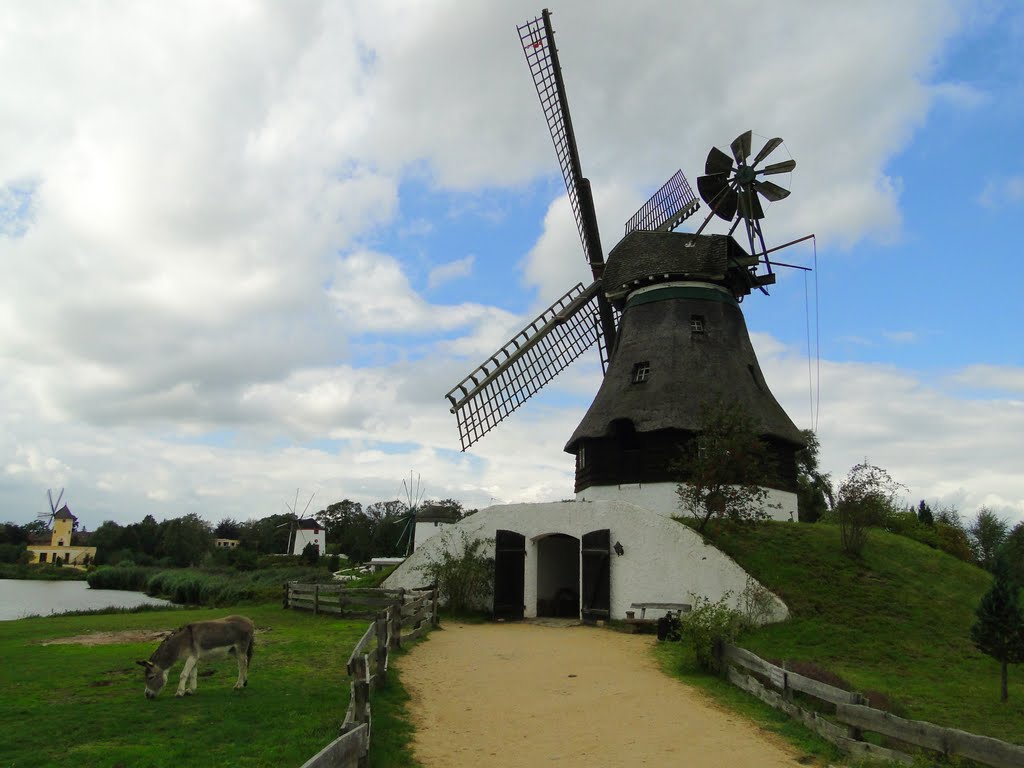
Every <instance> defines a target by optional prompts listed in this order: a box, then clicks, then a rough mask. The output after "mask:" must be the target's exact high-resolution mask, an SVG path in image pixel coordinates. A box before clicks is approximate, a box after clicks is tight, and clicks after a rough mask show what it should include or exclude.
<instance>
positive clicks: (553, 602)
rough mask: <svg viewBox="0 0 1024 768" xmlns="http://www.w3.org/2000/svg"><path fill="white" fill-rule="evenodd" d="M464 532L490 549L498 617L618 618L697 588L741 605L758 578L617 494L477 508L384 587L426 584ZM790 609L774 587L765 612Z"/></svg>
mask: <svg viewBox="0 0 1024 768" xmlns="http://www.w3.org/2000/svg"><path fill="white" fill-rule="evenodd" d="M464 536H465V538H467V539H469V540H473V539H483V540H485V541H486V542H487V547H486V550H485V551H486V553H487V554H489V555H492V556H493V557H494V560H495V585H494V600H493V610H494V614H495V616H496V617H499V618H509V619H519V618H534V617H538V616H562V617H571V618H580V617H582V618H583V619H589V620H599V619H609V618H610V619H625V618H626V612H627V611H630V610H632V609H633V604H634V603H640V602H643V603H692V602H693V599H694V597H695V596H700V597H704V598H707V599H708V600H711V601H718V600H720V599H722V598H726V599H727V601H728V603H729V604H730V605H732V607H735V608H740V607H741V606H740V603H741V601H742V594H743V592H744V590H746V589H748V587H751V586H752V587H754V588H758V587H760V585H759V584H757V582H756V581H754V580H753V579H751V578H750V576H749V575H748V574H747V572H746V571H744V570H743V569H742V568H741V567H740V566H739V565H737V564H736V562H735V561H733V560H732V559H731V558H730V557H728V556H727V555H725V554H724V553H722V552H721V551H720V550H718V549H716V548H715V547H714V546H712V545H710V544H707V543H705V542H704V540H703V538H702V537H701V536H700V535H699V534H698V533H696V532H695V531H693V530H692V529H690V528H688V527H687V526H685V525H683V524H681V523H679V522H677V521H675V520H673V519H671V518H670V517H667V516H666V515H663V514H659V513H658V512H654V511H651V510H649V509H645V508H642V507H637V506H634V505H633V504H629V503H626V502H623V501H592V502H581V501H563V502H551V503H544V504H508V505H501V506H494V507H488V508H487V509H482V510H480V511H479V512H477V513H476V514H474V515H470V516H469V517H467V518H464V519H462V520H461V521H459V522H458V523H456V524H454V525H451V526H448V527H447V528H446V530H445V532H444V533H443V534H440V535H438V536H434V537H432V538H431V539H429V540H428V541H427V542H425V543H424V544H423V546H422V547H419V548H417V549H416V551H415V552H413V553H412V555H411V556H410V557H409V558H408V559H407V560H406V561H405V562H404V563H403V564H402V565H401V566H399V568H398V569H397V570H395V572H394V573H392V574H391V576H389V577H388V579H387V580H386V581H385V582H384V586H386V587H388V588H399V587H404V588H406V589H413V588H417V587H423V586H426V583H427V581H428V577H427V575H426V574H425V573H424V572H423V570H422V569H421V567H422V566H424V565H425V564H427V563H428V562H430V561H432V560H437V559H439V557H440V555H441V553H442V552H443V551H445V550H447V551H449V552H452V553H454V554H457V553H459V552H461V551H462V547H463V539H464ZM486 607H491V606H486ZM788 614H789V611H788V609H787V608H786V606H785V604H784V603H783V602H782V601H781V600H779V599H778V598H777V597H775V596H774V595H772V596H771V606H770V610H769V611H768V615H767V616H766V617H765V618H766V619H767V620H768V621H782V620H783V619H785V618H786V617H787V616H788ZM657 615H659V614H658V612H652V613H649V614H648V618H652V617H654V618H656V617H657Z"/></svg>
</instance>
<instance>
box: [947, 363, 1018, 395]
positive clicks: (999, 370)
mask: <svg viewBox="0 0 1024 768" xmlns="http://www.w3.org/2000/svg"><path fill="white" fill-rule="evenodd" d="M949 381H950V382H951V383H952V384H954V385H956V386H960V387H967V388H971V389H980V390H987V391H1002V392H1005V393H1008V394H1014V395H1017V396H1024V368H1019V367H1013V366H1009V365H969V366H967V367H966V368H964V369H963V370H961V371H958V372H957V373H955V374H953V375H952V376H950V377H949Z"/></svg>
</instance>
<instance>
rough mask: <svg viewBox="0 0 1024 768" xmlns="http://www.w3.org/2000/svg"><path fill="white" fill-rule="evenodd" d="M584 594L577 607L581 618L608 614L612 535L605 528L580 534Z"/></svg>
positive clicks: (609, 611) (592, 619) (590, 618)
mask: <svg viewBox="0 0 1024 768" xmlns="http://www.w3.org/2000/svg"><path fill="white" fill-rule="evenodd" d="M580 558H581V564H580V566H581V569H582V579H583V594H582V595H581V596H580V609H581V613H582V615H583V620H584V621H597V620H598V619H607V618H610V616H611V602H612V601H611V535H610V532H609V530H608V529H607V528H603V529H601V530H599V531H591V532H590V533H585V534H583V538H582V539H581V546H580Z"/></svg>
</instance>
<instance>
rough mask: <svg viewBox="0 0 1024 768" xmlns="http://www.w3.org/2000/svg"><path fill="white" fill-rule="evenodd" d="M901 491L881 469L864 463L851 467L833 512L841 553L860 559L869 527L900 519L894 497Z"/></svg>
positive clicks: (841, 486) (840, 489) (840, 488)
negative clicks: (837, 527)
mask: <svg viewBox="0 0 1024 768" xmlns="http://www.w3.org/2000/svg"><path fill="white" fill-rule="evenodd" d="M902 488H903V486H902V485H900V484H899V483H897V482H896V481H895V480H893V479H892V477H891V476H890V475H889V473H888V472H886V471H885V470H884V469H882V468H881V467H876V466H875V465H874V464H869V463H868V462H867V461H866V460H865V461H863V462H861V463H860V464H856V465H854V467H853V468H852V469H851V470H850V471H849V473H848V474H847V475H846V479H845V480H843V482H842V483H841V484H840V486H839V490H838V492H837V493H836V506H835V510H834V512H835V516H836V519H837V520H838V522H839V537H840V540H841V542H842V546H843V551H844V552H846V553H848V554H851V555H854V556H859V555H860V554H861V553H862V552H863V551H864V546H865V545H866V544H867V539H868V528H870V527H871V526H884V525H885V524H886V521H888V520H893V521H897V520H899V518H898V517H897V514H896V512H895V510H896V494H897V493H898V492H899V491H900V489H902ZM900 524H902V522H901V523H900Z"/></svg>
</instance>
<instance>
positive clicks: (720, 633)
mask: <svg viewBox="0 0 1024 768" xmlns="http://www.w3.org/2000/svg"><path fill="white" fill-rule="evenodd" d="M728 599H729V595H728V594H726V595H725V596H724V597H722V598H721V599H720V600H718V601H717V602H714V603H713V602H711V601H710V600H708V599H707V598H706V597H700V596H696V597H694V598H693V610H691V611H690V613H687V614H684V616H683V628H682V635H683V639H684V640H688V641H689V642H690V644H691V645H692V646H693V651H694V653H695V654H696V656H697V663H698V664H699V665H700V666H701V668H702V669H706V670H707V671H709V672H715V673H721V672H722V663H721V660H720V658H719V657H718V654H717V649H718V648H720V647H721V644H722V643H734V642H736V641H737V640H738V639H739V637H740V635H742V634H743V632H744V631H745V630H746V629H747V628H748V627H749V622H748V620H747V619H746V617H744V616H743V614H741V613H740V612H739V611H736V610H733V609H732V608H730V607H729V606H728V605H727V604H726V603H727V601H728Z"/></svg>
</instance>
